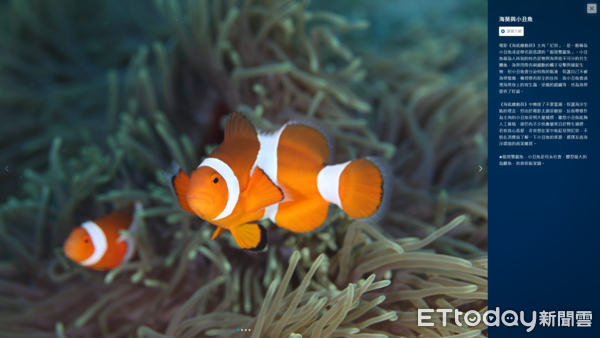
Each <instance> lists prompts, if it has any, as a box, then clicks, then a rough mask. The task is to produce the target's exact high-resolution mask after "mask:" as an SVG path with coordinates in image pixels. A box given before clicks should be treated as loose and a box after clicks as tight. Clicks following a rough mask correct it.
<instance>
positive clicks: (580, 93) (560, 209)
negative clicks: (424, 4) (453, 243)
mask: <svg viewBox="0 0 600 338" xmlns="http://www.w3.org/2000/svg"><path fill="white" fill-rule="evenodd" d="M589 3H600V1H594V0H591V1H577V0H564V1H523V0H503V1H498V0H490V1H489V32H488V34H489V61H488V62H489V159H490V160H489V162H488V163H489V255H490V256H489V257H490V268H489V269H490V278H489V280H490V293H489V308H490V309H495V308H496V307H499V308H500V313H503V312H505V311H507V310H513V311H515V312H516V313H520V312H521V311H523V312H524V315H525V320H526V321H531V318H532V312H533V311H536V326H535V328H533V330H531V332H527V331H526V329H527V327H526V326H524V325H523V324H521V323H520V320H519V323H518V326H511V327H507V326H506V325H504V324H503V323H500V326H499V327H490V329H489V336H490V337H492V338H497V337H600V278H599V277H600V273H599V272H598V268H599V267H600V263H599V262H598V259H600V252H599V250H600V217H599V216H600V215H599V213H600V198H599V194H600V178H599V174H600V142H599V137H600V122H599V114H600V14H597V13H596V14H591V13H588V11H590V9H589V8H588V7H589V6H588V4H589ZM592 11H593V9H592ZM501 27H502V28H501ZM503 29H504V31H502V30H503ZM590 311H591V312H590ZM542 312H543V313H542ZM594 317H595V318H594ZM508 319H511V318H508ZM508 321H509V322H512V320H508ZM589 323H591V327H589V325H588V324H589ZM545 324H549V325H545ZM569 324H570V325H569Z"/></svg>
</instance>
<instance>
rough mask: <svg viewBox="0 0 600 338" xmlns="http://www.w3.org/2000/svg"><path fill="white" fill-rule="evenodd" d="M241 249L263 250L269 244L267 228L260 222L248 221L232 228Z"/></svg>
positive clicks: (234, 237)
mask: <svg viewBox="0 0 600 338" xmlns="http://www.w3.org/2000/svg"><path fill="white" fill-rule="evenodd" d="M231 234H232V235H233V239H235V241H236V243H237V244H238V245H239V246H240V249H244V250H249V251H262V250H263V249H264V248H265V247H266V246H267V229H265V227H263V226H262V225H260V224H258V223H247V224H242V225H240V226H237V227H235V228H232V229H231Z"/></svg>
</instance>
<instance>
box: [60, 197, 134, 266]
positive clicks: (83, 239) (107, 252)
mask: <svg viewBox="0 0 600 338" xmlns="http://www.w3.org/2000/svg"><path fill="white" fill-rule="evenodd" d="M141 208H142V206H141V203H139V202H136V205H135V207H134V206H130V207H127V208H123V209H120V210H117V211H116V212H114V213H112V214H109V215H106V216H104V217H101V218H98V219H96V220H93V221H87V222H84V223H82V224H81V226H78V227H76V228H75V229H73V231H71V234H70V235H69V237H68V238H67V240H66V241H65V244H64V252H65V255H66V256H67V257H68V258H69V259H71V260H72V261H74V262H75V263H77V264H80V265H82V266H85V267H87V268H90V269H95V270H110V269H114V268H115V267H117V266H119V265H120V264H121V263H124V262H127V261H129V260H130V259H131V258H132V256H133V254H134V253H135V242H134V241H133V239H131V238H129V237H125V236H121V234H120V233H119V231H120V230H130V231H131V230H135V228H136V227H137V222H138V220H137V219H136V218H135V216H134V213H135V209H141Z"/></svg>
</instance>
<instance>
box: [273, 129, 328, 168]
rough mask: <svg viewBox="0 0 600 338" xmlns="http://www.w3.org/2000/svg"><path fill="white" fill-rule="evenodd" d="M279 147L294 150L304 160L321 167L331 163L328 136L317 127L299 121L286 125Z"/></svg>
mask: <svg viewBox="0 0 600 338" xmlns="http://www.w3.org/2000/svg"><path fill="white" fill-rule="evenodd" d="M279 147H280V149H286V150H293V152H294V153H296V154H298V156H302V158H303V160H305V161H306V160H308V161H310V162H311V163H317V164H319V165H322V164H325V163H327V162H329V160H330V156H331V149H330V142H329V139H328V136H327V135H326V134H325V133H324V132H322V131H321V130H319V129H317V128H316V127H313V126H310V125H307V124H304V123H302V122H298V121H290V122H288V123H286V124H285V128H284V129H283V131H282V132H281V136H280V138H279Z"/></svg>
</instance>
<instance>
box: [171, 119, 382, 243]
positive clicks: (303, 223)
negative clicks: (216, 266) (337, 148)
mask: <svg viewBox="0 0 600 338" xmlns="http://www.w3.org/2000/svg"><path fill="white" fill-rule="evenodd" d="M329 158H330V146H329V143H328V140H327V137H326V136H325V135H324V134H323V133H322V132H321V131H319V130H318V129H316V128H314V127H312V126H309V125H305V124H300V123H295V122H291V123H287V124H285V125H284V126H282V127H281V128H280V129H279V130H278V131H276V132H274V133H262V132H258V131H257V130H256V128H254V126H253V125H252V124H251V123H250V121H248V120H247V119H246V118H245V117H244V116H243V115H241V114H239V113H234V114H232V115H231V116H230V117H229V118H228V119H227V123H226V126H225V140H224V141H223V143H222V144H221V145H219V147H217V149H215V150H214V151H213V153H211V154H210V156H209V157H208V158H206V159H205V160H204V161H203V162H202V163H201V164H200V166H199V167H198V168H197V169H196V170H194V171H193V172H192V174H191V176H188V175H187V174H186V173H184V172H183V171H182V170H179V171H178V173H177V174H175V175H174V176H173V177H172V178H171V182H172V184H173V188H174V191H175V194H176V196H177V199H178V201H179V204H180V206H181V207H182V209H184V210H186V211H188V212H190V213H192V214H196V215H198V216H200V217H201V218H203V219H205V220H207V221H209V222H210V223H212V224H214V225H216V226H217V227H218V228H217V230H216V231H215V233H214V234H213V239H214V238H216V237H218V236H219V235H220V234H221V233H222V232H223V230H224V229H228V230H230V231H231V233H232V235H233V237H234V239H235V240H236V242H237V243H238V245H239V246H240V248H242V249H248V250H262V249H263V248H264V247H265V246H266V244H267V239H266V230H265V229H264V228H263V227H262V226H261V225H260V224H257V221H259V220H262V219H269V220H271V221H272V222H273V223H275V224H277V225H278V226H279V227H282V228H285V229H288V230H290V231H293V232H297V233H303V232H309V231H312V230H314V229H316V228H318V227H319V226H321V225H322V224H323V222H324V221H325V219H326V217H327V213H328V210H329V206H330V204H332V203H333V204H336V205H337V206H338V207H340V208H341V209H342V210H344V212H346V213H347V214H348V215H350V216H351V217H353V218H357V219H359V218H371V219H373V218H376V217H378V216H380V215H381V214H382V212H383V211H384V210H385V208H386V207H387V204H388V203H389V202H388V197H389V187H388V184H387V183H388V182H389V179H388V176H389V171H388V170H387V167H386V166H385V164H384V162H383V161H381V160H379V159H377V158H362V159H358V160H354V161H349V162H346V163H343V164H338V165H327V163H328V161H329ZM253 222H254V223H253Z"/></svg>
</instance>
